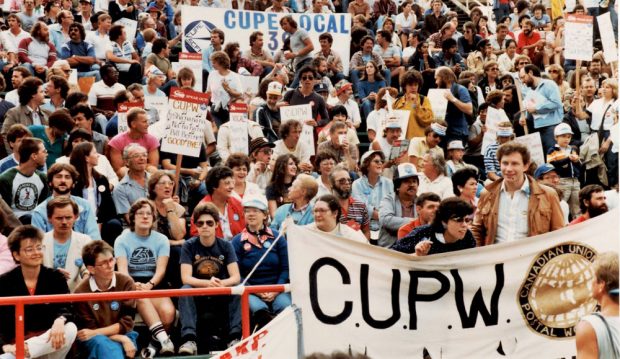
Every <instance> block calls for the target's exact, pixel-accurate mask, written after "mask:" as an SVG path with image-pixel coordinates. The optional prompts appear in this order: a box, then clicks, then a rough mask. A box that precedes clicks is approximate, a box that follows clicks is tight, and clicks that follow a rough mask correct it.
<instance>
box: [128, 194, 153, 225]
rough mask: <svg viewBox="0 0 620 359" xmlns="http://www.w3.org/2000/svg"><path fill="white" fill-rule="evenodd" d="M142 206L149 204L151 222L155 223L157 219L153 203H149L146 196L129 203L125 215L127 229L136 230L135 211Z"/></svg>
mask: <svg viewBox="0 0 620 359" xmlns="http://www.w3.org/2000/svg"><path fill="white" fill-rule="evenodd" d="M144 206H149V208H150V209H151V215H152V217H153V224H155V222H156V221H157V212H156V211H155V206H153V203H151V201H149V200H148V199H146V198H140V199H138V200H137V201H135V202H134V203H133V204H132V205H131V207H130V208H129V213H128V214H127V217H129V229H130V230H131V231H132V232H135V231H136V216H137V212H138V211H139V210H140V209H142V207H144Z"/></svg>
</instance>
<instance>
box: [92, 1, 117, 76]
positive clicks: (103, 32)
mask: <svg viewBox="0 0 620 359" xmlns="http://www.w3.org/2000/svg"><path fill="white" fill-rule="evenodd" d="M101 1H105V0H101ZM97 23H98V27H97V30H95V31H90V32H88V34H86V41H88V42H90V43H91V44H93V46H94V47H95V57H96V58H97V61H98V62H100V65H102V64H103V63H105V61H106V53H107V52H108V51H110V50H111V49H112V43H111V42H110V37H109V36H108V32H109V31H110V28H111V27H112V17H111V16H110V15H108V14H101V15H99V17H98V18H97Z"/></svg>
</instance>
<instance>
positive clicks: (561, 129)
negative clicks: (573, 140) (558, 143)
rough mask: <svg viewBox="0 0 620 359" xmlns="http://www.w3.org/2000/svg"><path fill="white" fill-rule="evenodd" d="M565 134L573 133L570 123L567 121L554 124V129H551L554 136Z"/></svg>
mask: <svg viewBox="0 0 620 359" xmlns="http://www.w3.org/2000/svg"><path fill="white" fill-rule="evenodd" d="M567 134H571V135H573V130H572V129H571V128H570V125H569V124H568V123H560V124H559V125H557V126H555V129H553V135H554V136H561V135H567Z"/></svg>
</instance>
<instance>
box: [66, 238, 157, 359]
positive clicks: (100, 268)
mask: <svg viewBox="0 0 620 359" xmlns="http://www.w3.org/2000/svg"><path fill="white" fill-rule="evenodd" d="M82 260H83V261H84V265H85V266H86V269H87V270H88V272H89V273H90V277H89V279H88V280H84V281H82V283H80V285H79V286H78V287H77V288H76V289H75V293H95V292H121V291H124V292H129V291H133V290H135V287H134V281H133V279H131V277H129V276H128V275H125V274H121V273H119V272H115V271H114V263H115V261H114V250H113V249H112V247H111V246H110V245H109V244H107V243H105V242H103V241H93V242H91V243H89V244H87V245H86V246H84V248H83V249H82ZM113 283H115V285H112V284H113ZM93 288H94V289H93ZM143 300H147V299H141V300H139V301H143ZM113 303H117V304H119V308H118V310H106V311H103V310H101V311H100V310H99V308H108V307H112V306H113V305H114V304H113ZM74 305H75V310H76V313H77V317H78V318H77V323H78V328H79V329H80V330H79V331H78V335H77V338H78V343H79V347H80V349H81V350H80V351H81V352H84V353H86V354H87V356H88V358H123V357H126V358H133V357H134V355H135V354H136V348H137V347H138V344H137V342H136V339H137V338H138V333H137V332H136V331H134V330H133V325H134V314H135V309H134V308H135V305H136V301H134V300H132V299H130V300H123V301H120V303H119V302H117V301H110V300H106V301H103V300H101V301H91V302H77V303H75V304H74ZM112 308H113V307H112Z"/></svg>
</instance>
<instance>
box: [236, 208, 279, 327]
mask: <svg viewBox="0 0 620 359" xmlns="http://www.w3.org/2000/svg"><path fill="white" fill-rule="evenodd" d="M243 211H244V214H245V223H246V227H245V228H244V229H243V231H242V232H241V233H239V234H237V235H236V236H235V237H234V238H233V239H232V245H233V247H234V248H235V253H236V254H237V258H238V260H239V270H240V271H241V277H242V278H246V277H247V276H248V274H249V273H250V272H251V271H252V269H253V268H254V267H255V266H256V264H257V263H258V261H259V259H260V258H261V257H262V256H263V255H264V254H265V252H266V251H267V249H269V247H271V246H272V245H275V248H273V249H272V250H271V251H270V252H269V254H267V256H266V257H265V259H264V260H263V261H262V262H261V264H260V266H258V268H257V269H256V271H255V272H254V273H253V274H252V276H251V277H250V278H249V279H248V281H247V284H249V285H262V284H285V283H287V282H288V250H287V244H286V240H285V239H283V238H280V239H279V240H278V241H277V242H275V243H274V241H275V239H276V238H278V232H277V231H275V230H272V229H271V228H269V227H268V226H267V220H268V218H269V214H268V211H267V200H266V199H265V197H263V196H255V197H247V196H246V197H245V198H244V199H243ZM289 305H291V294H290V293H276V292H269V293H257V294H251V295H250V311H251V312H252V315H253V316H254V319H255V321H256V323H257V324H258V325H259V326H261V327H262V326H264V325H265V324H267V323H268V322H269V321H270V320H271V319H272V318H273V316H274V315H277V314H278V313H280V312H281V311H283V310H284V308H286V307H288V306H289Z"/></svg>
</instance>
